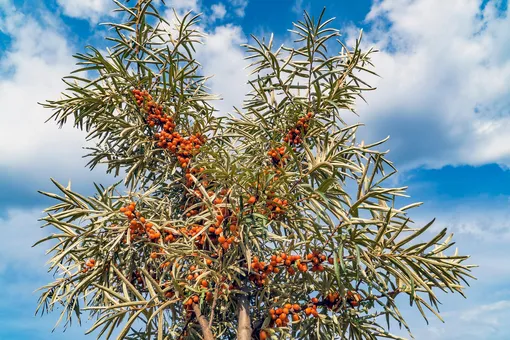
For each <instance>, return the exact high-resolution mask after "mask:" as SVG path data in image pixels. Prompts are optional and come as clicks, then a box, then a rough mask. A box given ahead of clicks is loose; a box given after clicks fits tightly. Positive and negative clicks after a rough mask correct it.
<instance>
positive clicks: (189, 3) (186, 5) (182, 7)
mask: <svg viewBox="0 0 510 340" xmlns="http://www.w3.org/2000/svg"><path fill="white" fill-rule="evenodd" d="M167 5H168V7H170V8H173V9H175V11H176V12H177V13H179V14H183V13H185V12H188V11H194V12H198V11H199V9H200V4H199V2H198V0H171V1H169V2H167Z"/></svg>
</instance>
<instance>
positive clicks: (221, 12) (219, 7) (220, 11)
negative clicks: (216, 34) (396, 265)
mask: <svg viewBox="0 0 510 340" xmlns="http://www.w3.org/2000/svg"><path fill="white" fill-rule="evenodd" d="M211 11H212V13H211V15H209V20H210V21H215V20H222V19H223V18H224V17H225V14H227V9H226V8H225V5H224V4H222V3H221V2H220V3H217V4H214V5H212V6H211Z"/></svg>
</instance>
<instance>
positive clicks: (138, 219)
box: [120, 202, 161, 242]
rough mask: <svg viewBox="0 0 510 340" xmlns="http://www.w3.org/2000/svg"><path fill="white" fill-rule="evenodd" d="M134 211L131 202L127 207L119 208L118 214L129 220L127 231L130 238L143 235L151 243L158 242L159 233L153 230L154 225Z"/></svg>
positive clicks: (133, 203)
mask: <svg viewBox="0 0 510 340" xmlns="http://www.w3.org/2000/svg"><path fill="white" fill-rule="evenodd" d="M135 210H136V203H135V202H131V203H130V204H129V205H127V206H124V207H122V208H120V212H121V213H124V215H125V216H126V217H127V218H128V220H129V230H130V233H131V237H132V238H134V239H136V238H139V237H142V236H143V235H147V237H148V238H149V239H150V240H151V241H154V242H156V241H157V240H159V238H160V237H161V233H160V232H159V231H158V230H157V229H156V228H154V224H153V223H152V222H148V221H146V220H145V218H144V217H143V216H142V215H141V213H140V212H139V211H135Z"/></svg>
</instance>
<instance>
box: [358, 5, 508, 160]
mask: <svg viewBox="0 0 510 340" xmlns="http://www.w3.org/2000/svg"><path fill="white" fill-rule="evenodd" d="M501 4H502V3H501V2H500V1H496V0H490V1H483V2H482V0H451V1H443V0H392V1H389V0H378V1H375V3H374V4H373V6H372V8H371V11H370V13H369V14H368V15H367V17H366V19H367V22H368V23H369V24H371V27H372V28H371V29H370V30H369V31H368V33H366V34H365V44H366V46H369V45H375V46H376V47H377V48H379V49H380V50H381V52H379V53H377V54H375V55H374V59H373V61H374V63H375V66H376V71H377V72H378V73H379V75H380V76H381V78H373V79H369V81H370V82H371V83H372V84H373V85H374V86H376V87H377V88H378V89H377V91H374V92H372V93H370V94H368V95H367V97H366V98H367V100H368V103H369V104H368V105H363V104H361V105H360V107H359V112H360V114H361V118H359V120H361V121H363V122H365V123H366V124H367V127H366V128H364V129H363V130H364V132H365V135H366V136H369V138H370V139H375V138H382V137H386V136H387V135H388V134H389V135H391V137H392V138H391V141H390V143H389V145H390V148H391V149H392V153H391V154H392V158H393V159H395V160H396V161H397V162H399V163H400V165H402V166H405V167H406V168H412V167H416V166H421V165H425V166H428V167H441V166H444V165H446V164H470V165H479V164H484V163H491V162H497V163H500V164H502V165H509V164H510V135H509V134H508V129H509V128H510V90H509V89H510V58H509V56H510V48H509V47H508V46H509V45H508V42H509V41H510V30H508V27H510V18H509V17H508V9H506V8H504V7H503V6H501Z"/></svg>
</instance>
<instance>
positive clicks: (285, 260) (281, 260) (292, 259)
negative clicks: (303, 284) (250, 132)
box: [269, 253, 301, 275]
mask: <svg viewBox="0 0 510 340" xmlns="http://www.w3.org/2000/svg"><path fill="white" fill-rule="evenodd" d="M300 260H301V256H300V255H287V254H286V253H281V254H280V255H272V256H271V262H270V263H269V264H270V265H271V266H273V267H277V266H285V267H287V272H288V273H289V274H291V275H293V274H295V273H296V271H295V270H294V268H293V267H292V266H293V265H294V264H296V263H299V261H300Z"/></svg>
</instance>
